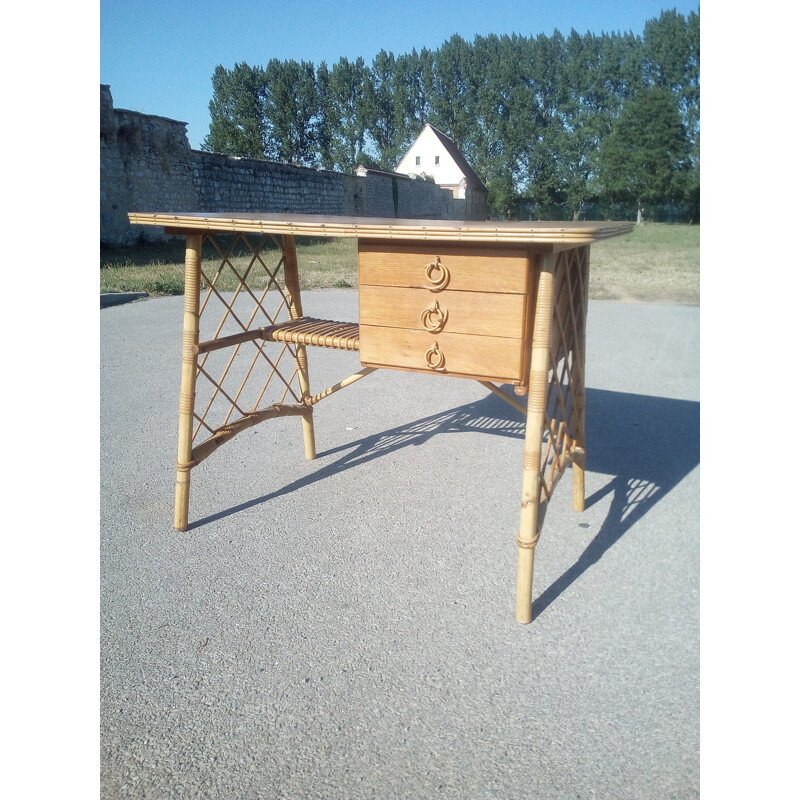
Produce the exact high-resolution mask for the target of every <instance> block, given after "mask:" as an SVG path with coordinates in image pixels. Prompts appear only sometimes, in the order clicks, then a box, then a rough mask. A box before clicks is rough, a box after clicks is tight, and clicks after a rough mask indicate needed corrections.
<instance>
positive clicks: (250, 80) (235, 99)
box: [201, 62, 269, 158]
mask: <svg viewBox="0 0 800 800" xmlns="http://www.w3.org/2000/svg"><path fill="white" fill-rule="evenodd" d="M211 85H212V87H213V90H214V95H213V97H212V99H211V102H210V103H209V104H208V109H209V112H210V113H211V125H210V126H209V131H208V135H207V136H206V137H205V139H204V140H203V143H202V145H201V147H202V149H203V150H208V151H211V152H214V153H227V154H228V155H232V156H239V157H240V158H264V156H265V155H266V149H267V139H268V136H269V128H268V125H267V121H266V118H265V116H264V98H265V95H266V81H265V76H264V70H263V69H261V67H251V66H249V65H248V64H247V63H244V62H243V63H241V64H239V63H237V64H235V65H234V67H233V69H232V70H228V69H225V67H223V66H222V65H219V66H217V68H216V69H215V70H214V75H213V76H212V78H211Z"/></svg>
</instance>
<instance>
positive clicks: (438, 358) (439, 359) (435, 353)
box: [425, 342, 444, 370]
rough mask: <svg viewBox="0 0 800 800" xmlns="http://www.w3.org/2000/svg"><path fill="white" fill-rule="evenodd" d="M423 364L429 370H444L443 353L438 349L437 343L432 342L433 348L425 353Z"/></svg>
mask: <svg viewBox="0 0 800 800" xmlns="http://www.w3.org/2000/svg"><path fill="white" fill-rule="evenodd" d="M425 363H426V364H427V365H428V366H429V367H430V368H431V369H439V370H443V369H444V353H443V352H442V351H441V350H440V349H439V342H434V343H433V347H429V348H428V349H427V350H426V351H425Z"/></svg>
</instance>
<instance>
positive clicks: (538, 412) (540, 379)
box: [517, 254, 555, 624]
mask: <svg viewBox="0 0 800 800" xmlns="http://www.w3.org/2000/svg"><path fill="white" fill-rule="evenodd" d="M538 258H539V263H538V266H537V270H536V276H537V281H536V307H535V311H534V319H533V344H532V348H531V370H530V380H529V381H528V386H529V387H530V388H529V393H528V413H527V419H526V423H525V456H524V459H523V471H522V506H521V510H520V519H519V534H518V535H517V546H518V548H519V556H518V561H517V622H522V623H526V624H527V623H529V622H530V621H531V599H532V597H531V595H532V590H533V550H534V548H535V547H536V543H537V541H538V540H539V519H538V517H539V499H540V496H541V483H540V472H539V466H540V463H541V460H542V436H543V434H544V417H545V410H546V403H547V376H548V371H549V370H548V367H549V357H550V328H551V326H552V323H553V270H554V268H555V255H553V254H547V255H541V256H539V257H538Z"/></svg>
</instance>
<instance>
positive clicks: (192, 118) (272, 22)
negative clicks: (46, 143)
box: [100, 0, 700, 148]
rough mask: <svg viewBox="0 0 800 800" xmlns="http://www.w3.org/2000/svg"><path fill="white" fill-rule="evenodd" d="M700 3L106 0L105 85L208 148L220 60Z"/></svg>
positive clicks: (320, 56)
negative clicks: (182, 127)
mask: <svg viewBox="0 0 800 800" xmlns="http://www.w3.org/2000/svg"><path fill="white" fill-rule="evenodd" d="M699 7H700V4H699V0H693V1H692V2H675V1H673V2H670V1H669V0H638V2H628V0H625V1H624V2H608V0H606V1H605V2H601V1H600V0H573V2H570V3H561V2H556V1H555V0H548V1H547V2H539V1H538V0H527V2H525V0H516V2H515V1H514V0H493V1H492V0H488V2H487V0H407V2H400V3H386V4H380V3H377V2H375V0H306V1H305V2H288V1H287V0H261V1H259V0H226V2H213V0H193V1H192V2H189V1H188V0H166V2H165V0H101V2H100V83H107V84H110V86H111V94H112V95H113V97H114V105H115V106H116V107H117V108H127V109H131V110H133V111H141V112H144V113H146V114H159V115H161V116H164V117H171V118H172V119H178V120H181V121H183V122H187V123H188V135H189V141H190V143H191V145H192V147H195V148H199V147H200V144H201V142H202V141H203V138H204V137H205V135H206V133H207V132H208V125H209V121H210V119H209V114H208V103H209V101H210V100H211V75H212V74H213V72H214V68H215V67H216V66H217V65H218V64H222V65H223V66H225V67H233V65H234V64H235V63H236V62H241V61H246V62H247V63H249V64H254V65H255V64H260V65H266V63H267V62H268V61H269V60H270V59H271V58H278V59H281V60H283V59H290V58H293V59H295V60H297V61H301V60H305V61H313V62H314V63H315V64H319V63H320V62H321V61H325V62H327V63H328V65H332V64H333V63H335V62H336V61H338V60H339V58H340V57H342V56H345V57H347V58H348V59H350V60H352V59H354V58H357V57H358V56H362V57H363V58H364V59H365V61H367V63H369V62H371V60H372V58H373V56H374V55H375V54H376V53H377V52H378V51H379V50H381V48H383V49H384V50H387V51H392V52H394V53H395V55H399V54H401V53H408V52H411V50H412V49H413V48H416V49H417V50H420V49H421V48H423V47H427V48H429V49H431V50H435V49H436V48H438V47H439V46H440V45H441V44H442V42H444V41H445V40H447V39H448V38H450V37H451V36H452V35H453V34H455V33H458V34H460V35H461V36H463V37H464V38H465V39H467V40H471V39H472V38H473V37H474V36H475V35H477V34H489V33H496V34H504V33H508V34H511V33H518V34H521V35H525V36H530V35H533V36H536V35H538V34H540V33H544V34H546V35H548V36H549V35H551V34H552V33H553V31H554V30H555V29H558V30H560V31H561V32H562V33H564V34H567V33H569V32H570V30H571V29H572V28H575V30H576V31H578V32H579V33H585V32H586V31H591V32H592V33H597V34H599V33H602V32H612V31H622V32H625V31H633V32H634V33H636V34H641V33H642V31H643V30H644V24H645V22H646V21H647V20H648V19H652V18H653V17H658V16H659V15H660V14H661V11H662V10H665V9H672V8H675V9H677V10H678V11H679V12H680V13H682V14H684V15H688V14H689V12H691V11H698V10H699Z"/></svg>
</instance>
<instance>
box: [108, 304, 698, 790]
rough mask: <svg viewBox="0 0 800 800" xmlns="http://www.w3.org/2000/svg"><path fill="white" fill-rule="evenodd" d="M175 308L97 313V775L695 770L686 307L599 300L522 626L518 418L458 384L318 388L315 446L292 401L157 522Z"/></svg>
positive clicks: (158, 778) (172, 389)
mask: <svg viewBox="0 0 800 800" xmlns="http://www.w3.org/2000/svg"><path fill="white" fill-rule="evenodd" d="M303 305H304V310H305V312H306V313H307V314H309V315H312V316H319V317H323V318H328V319H342V320H355V319H357V295H356V292H355V290H329V291H317V292H306V293H304V295H303ZM182 316H183V298H182V297H175V298H163V299H150V300H145V301H142V302H136V303H130V304H127V305H115V306H112V307H107V308H104V309H103V310H102V311H101V312H100V324H101V365H100V366H101V370H100V377H101V383H100V385H101V470H100V474H101V553H100V558H101V598H100V599H101V742H100V743H101V795H102V797H103V798H106V800H112V798H113V799H114V800H116V798H148V799H151V798H158V799H159V800H163V799H165V798H220V799H222V798H225V800H233V799H234V798H242V799H247V798H409V800H410V799H411V798H414V799H415V800H428V799H429V798H431V799H432V798H448V800H449V799H451V798H457V799H458V800H473V799H475V800H477V799H478V798H498V799H502V800H514V799H515V798H519V799H520V800H522V799H523V798H525V799H527V798H537V800H550V799H551V798H552V799H553V800H555V799H556V798H559V799H560V798H564V800H566V799H567V798H569V799H570V800H576V799H577V798H592V797H596V798H613V800H622V799H623V798H631V799H634V798H636V799H637V800H641V799H642V798H647V800H660V798H681V800H685V798H692V797H697V796H699V788H700V783H699V782H700V777H699V773H700V764H699V742H700V731H699V727H700V722H699V720H700V712H699V676H700V663H699V662H700V654H699V649H700V647H699V638H700V635H699V580H700V566H699V561H700V558H699V549H700V541H699V538H700V533H699V505H700V500H699V484H700V469H699V461H700V446H699V419H700V404H699V391H700V389H699V384H700V379H699V322H700V320H699V318H700V313H699V309H698V308H697V307H689V306H665V305H637V304H622V303H610V302H602V301H592V302H591V303H590V306H589V321H588V339H587V387H588V388H587V412H586V413H587V451H588V455H587V474H586V497H587V500H586V510H585V511H584V512H583V513H575V512H573V511H572V505H571V503H572V492H571V487H570V482H571V481H570V476H569V475H567V476H566V477H565V479H564V481H563V482H562V483H561V484H560V485H559V486H558V487H557V489H556V492H555V494H554V497H553V499H552V501H551V503H550V506H549V508H548V510H547V515H546V519H545V522H544V529H543V533H542V537H541V540H540V542H539V545H538V547H537V549H536V566H535V574H534V620H533V623H532V624H530V625H519V624H517V623H516V622H515V620H514V592H515V574H516V553H517V549H516V545H515V539H516V535H517V526H518V520H519V499H520V492H521V475H522V451H523V436H524V425H523V422H524V420H523V418H522V417H521V415H519V414H518V413H517V412H516V411H515V410H514V409H512V408H511V407H510V406H508V405H506V404H505V403H504V402H503V401H502V400H501V399H500V398H497V397H495V396H494V395H493V394H491V393H490V392H489V391H488V390H486V389H485V388H484V387H482V386H481V385H480V384H478V383H476V382H474V381H469V380H464V379H458V378H444V377H436V378H433V377H429V376H421V375H414V374H410V373H403V372H397V371H390V370H380V371H378V372H376V373H374V374H373V375H370V376H369V377H367V378H365V379H364V380H362V381H359V382H358V383H357V384H355V385H353V386H351V387H348V388H347V389H345V390H343V391H341V392H339V393H337V394H335V395H333V396H331V397H330V398H328V399H326V400H324V401H323V402H322V403H320V404H319V405H318V406H317V407H316V410H315V427H316V440H317V452H318V457H317V459H316V460H314V461H306V460H305V458H304V456H303V443H302V433H301V424H300V421H299V419H298V418H293V417H289V418H282V419H279V420H273V421H271V422H266V423H263V424H261V425H259V426H256V427H254V428H251V429H249V430H247V431H245V432H242V433H240V434H239V435H238V436H236V437H235V438H234V439H233V440H232V441H231V442H230V443H228V444H226V445H225V446H223V447H222V448H220V450H218V451H217V452H215V453H214V454H213V455H212V456H211V457H210V458H209V459H207V460H206V461H204V462H203V463H202V464H200V465H199V466H198V467H197V468H195V469H194V470H193V472H192V495H191V504H190V529H189V530H188V531H186V532H185V533H178V532H176V531H174V530H173V528H172V503H173V496H174V479H175V458H176V452H177V412H178V395H179V387H180V350H181V325H182ZM309 360H310V371H311V381H312V390H313V391H320V390H321V389H324V388H325V387H327V386H329V385H331V384H334V383H336V382H337V381H338V380H340V379H341V378H343V377H345V376H347V375H349V374H351V373H352V372H355V371H356V370H357V369H359V363H358V354H356V353H346V352H338V351H323V350H319V349H310V350H309Z"/></svg>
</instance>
